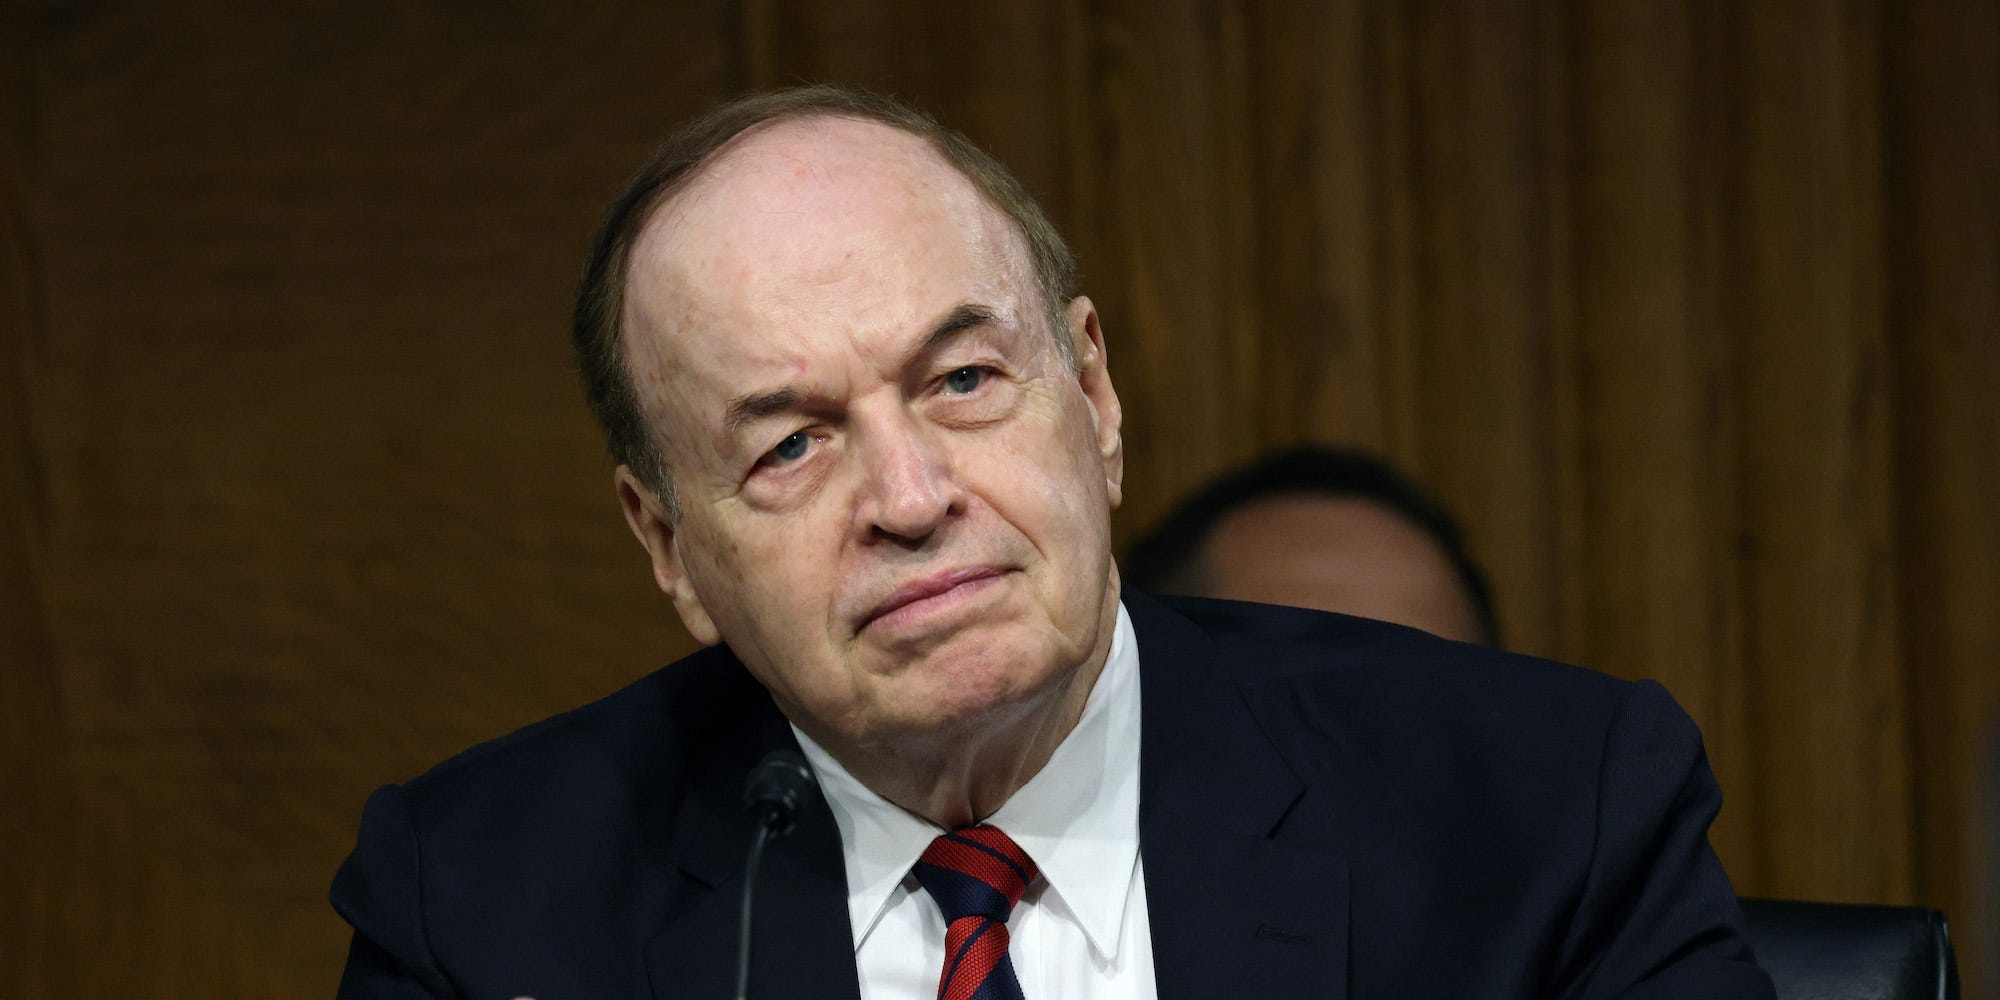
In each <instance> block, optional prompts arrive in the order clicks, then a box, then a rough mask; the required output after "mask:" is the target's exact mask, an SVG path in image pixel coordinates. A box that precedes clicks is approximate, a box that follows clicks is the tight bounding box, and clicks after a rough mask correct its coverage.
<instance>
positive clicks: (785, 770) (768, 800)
mask: <svg viewBox="0 0 2000 1000" xmlns="http://www.w3.org/2000/svg"><path fill="white" fill-rule="evenodd" d="M818 791H819V784H818V783H817V782H815V781H814V780H813V773H812V768H811V767H809V766H807V764H806V759H805V758H804V757H801V756H799V755H798V754H797V753H796V752H794V751H791V750H773V751H771V752H770V753H767V754H765V755H764V759H763V760H760V761H758V762H757V766H756V767H753V768H751V769H750V777H749V779H748V780H747V781H745V782H744V783H743V805H744V807H745V808H747V809H749V810H750V815H751V816H752V817H754V818H755V819H756V821H757V832H756V833H755V834H753V835H752V836H751V838H750V858H749V860H748V861H746V862H745V863H744V865H743V909H742V923H741V924H740V925H739V926H738V928H737V934H736V1000H750V903H751V901H752V899H753V898H755V895H756V890H757V866H758V865H759V864H760V863H762V862H763V860H764V845H765V844H767V843H769V842H770V841H771V840H773V839H775V838H777V837H782V836H784V835H785V834H788V833H790V832H792V829H793V828H794V827H796V826H798V825H799V812H800V810H803V809H804V808H805V807H806V804H807V803H809V802H811V801H812V799H813V795H814V794H815V793H817V792H818Z"/></svg>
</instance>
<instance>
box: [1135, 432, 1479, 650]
mask: <svg viewBox="0 0 2000 1000" xmlns="http://www.w3.org/2000/svg"><path fill="white" fill-rule="evenodd" d="M1122 565H1123V566H1124V569H1125V573H1126V578H1127V579H1128V580H1129V581H1130V582H1131V584H1132V585H1133V586H1134V587H1137V588H1138V589H1140V590H1146V591H1151V592H1153V593H1159V594H1186V595H1189V596H1193V597H1214V598H1222V599H1225V600H1233V601H1256V602H1259V603H1263V604H1284V605H1289V606H1291V607H1298V608H1313V609H1316V610H1320V611H1337V612H1340V613H1342V614H1350V615H1358V616H1360V617H1363V618H1375V619H1379V620H1381V621H1386V622H1395V623H1396V624H1398V625H1409V626H1411V627H1414V628H1420V629H1423V630H1424V631H1426V632H1429V633H1431V634H1433V635H1437V636H1441V637H1443V638H1446V639H1456V640H1459V641H1461V642H1477V643H1481V644H1484V645H1487V646H1493V647H1495V648H1498V647H1499V645H1500V622H1499V619H1498V617H1497V616H1496V615H1495V613H1494V610H1493V597H1492V592H1491V591H1490V590H1488V589H1487V585H1486V576H1485V574H1483V573H1481V572H1480V570H1479V566H1478V564H1477V563H1474V562H1473V560H1472V556H1471V555H1470V554H1469V553H1467V552H1466V549H1465V543H1464V540H1463V538H1462V537H1461V536H1460V534H1459V530H1458V525H1457V524H1455V523H1454V522H1453V521H1452V519H1451V516H1450V515H1449V514H1447V513H1445V511H1444V509H1443V508H1441V507H1439V506H1438V505H1437V504H1436V503H1434V502H1433V501H1432V500H1431V499H1430V498H1429V497H1428V496H1426V495H1425V494H1424V492H1423V491H1422V490H1420V489H1418V488H1417V486H1416V485H1415V484H1414V483H1411V482H1410V481H1409V479H1407V478H1405V477H1404V476H1403V475H1402V473H1400V472H1397V471H1396V469H1395V468H1394V467H1392V466H1391V465H1389V463H1387V462H1385V461H1383V460H1382V459H1380V458H1377V457H1376V456H1374V455H1371V454H1368V453H1366V452H1361V451H1354V450H1347V449H1335V448H1327V447H1322V446H1317V445H1306V446H1301V447H1296V448H1291V449H1288V450H1285V451H1280V452H1276V453H1273V454H1270V455H1267V456H1265V457H1263V458H1261V459H1258V460H1256V461H1255V462H1252V463H1250V464H1249V465H1246V466H1243V467H1241V468H1238V469H1234V470H1232V471H1229V472H1226V473H1224V474H1223V475H1221V476H1218V477H1216V478H1215V479H1212V480H1210V481H1209V482H1208V483H1207V484H1206V485H1204V486H1202V487H1201V488H1200V489H1199V490H1197V491H1195V492H1194V493H1193V494H1192V495H1190V496H1189V497H1188V498H1187V499H1185V500H1183V501H1181V502H1180V504H1179V505H1178V506H1176V507H1175V508H1174V509H1173V510H1172V512H1170V513H1169V514H1168V515H1167V516H1166V518H1165V519H1163V520H1162V521H1161V522H1160V523H1159V524H1158V526H1156V527H1155V528H1154V529H1153V530H1152V531H1150V532H1148V533H1147V534H1146V535H1145V536H1144V537H1143V538H1140V539H1139V540H1138V541H1136V542H1134V543H1133V544H1132V546H1131V548H1130V550H1129V551H1128V553H1127V556H1126V558H1125V560H1124V562H1123V564H1122Z"/></svg>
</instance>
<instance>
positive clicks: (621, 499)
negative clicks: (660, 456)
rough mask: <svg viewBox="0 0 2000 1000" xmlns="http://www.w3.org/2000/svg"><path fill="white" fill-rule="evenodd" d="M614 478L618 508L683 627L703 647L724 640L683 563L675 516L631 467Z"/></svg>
mask: <svg viewBox="0 0 2000 1000" xmlns="http://www.w3.org/2000/svg"><path fill="white" fill-rule="evenodd" d="M613 478H614V480H615V481H616V483H617V488H618V507H619V509H620V510H623V511H624V512H625V525H626V526H627V527H629V528H631V529H632V537H634V538H637V539H638V540H639V544H640V545H641V546H643V547H644V548H645V549H646V555H647V556H648V557H649V558H650V559H651V560H652V562H653V582H654V583H656V584H658V585H659V587H660V590H661V591H662V592H663V593H665V594H666V595H667V596H668V597H669V598H672V599H673V602H674V610H675V611H677V612H680V616H681V624H683V625H686V626H687V630H688V633H689V634H690V635H693V636H694V637H695V641H697V642H699V643H701V644H702V645H704V646H713V645H715V644H716V643H718V642H720V641H722V636H721V633H719V632H717V631H716V629H715V622H714V620H713V619H711V618H709V616H708V611H707V610H706V609H704V608H703V607H702V606H701V595H700V594H697V593H695V587H694V580H693V579H692V578H691V577H689V576H688V572H687V566H686V565H685V564H683V563H682V562H681V553H680V546H679V540H678V539H679V536H678V535H677V534H676V533H675V518H674V516H673V515H672V514H671V513H669V512H668V511H667V509H666V505H665V504H663V503H661V502H660V497H659V494H657V493H654V492H653V489H652V487H650V486H647V485H646V484H645V483H642V482H640V481H639V477H638V475H637V474H635V473H634V472H633V471H632V469H631V468H630V467H629V466H624V465H621V466H619V467H618V471H617V473H615V474H614V476H613Z"/></svg>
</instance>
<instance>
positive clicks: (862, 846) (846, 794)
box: [792, 602, 1140, 959]
mask: <svg viewBox="0 0 2000 1000" xmlns="http://www.w3.org/2000/svg"><path fill="white" fill-rule="evenodd" d="M1139 714H1140V713H1139V644H1138V642H1137V640H1136V639H1135V637H1134V635H1133V631H1132V619H1131V617H1130V616H1129V615H1127V614H1126V613H1125V605H1124V604H1123V603H1122V602H1121V603H1120V604H1119V605H1118V622H1117V625H1116V626H1115V628H1114V630H1113V632H1112V636H1111V651H1110V653H1109V654H1108V655H1107V656H1106V658H1105V662H1104V669H1103V671H1102V672H1100V673H1099V674H1098V678H1097V683H1096V684H1095V685H1094V686H1093V687H1092V688H1091V691H1090V697H1089V698H1088V699H1087V700H1086V701H1085V702H1084V707H1083V716H1082V717H1081V718H1079V719H1078V720H1077V723H1076V728H1074V729H1072V730H1070V733H1069V735H1068V736H1066V737H1064V738H1063V742H1062V744H1061V745H1059V746H1057V747H1056V750H1055V753H1054V754H1052V755H1051V756H1050V757H1049V762H1048V763H1047V764H1046V765H1044V766H1043V767H1042V769H1041V771H1040V772H1039V773H1037V774H1036V775H1035V776H1034V777H1033V778H1030V779H1029V780H1028V783H1027V784H1025V785H1022V786H1021V788H1020V790H1018V791H1016V792H1015V793H1014V796H1013V797H1012V798H1010V799H1008V800H1007V802H1006V803H1005V804H1004V805H1002V806H1001V807H1000V809H999V811H997V812H995V813H994V814H993V815H992V816H989V817H987V819H986V822H988V823H991V824H992V825H994V826H997V827H999V828H1000V829H1002V830H1004V831H1006V833H1007V835H1008V836H1009V837H1012V838H1013V839H1014V842H1015V843H1017V844H1019V845H1021V849H1022V850H1024V851H1026V852H1028V856H1029V857H1031V858H1034V859H1035V864H1036V866H1037V867H1039V868H1040V869H1041V872H1042V877H1043V879H1045V880H1046V881H1047V883H1048V891H1052V892H1054V893H1056V895H1058V896H1060V897H1061V898H1062V901H1063V903H1064V905H1066V906H1067V907H1068V908H1069V909H1070V911H1071V912H1073V913H1075V914H1076V917H1077V921H1078V923H1079V924H1081V925H1082V929H1083V933H1084V936H1085V937H1087V938H1089V940H1090V945H1091V948H1092V949H1093V950H1095V951H1096V952H1097V953H1098V954H1099V955H1101V956H1103V957H1105V958H1106V959H1115V958H1116V957H1117V953H1118V942H1119V939H1120V936H1121V935H1120V930H1121V929H1122V926H1123V924H1124V920H1125V910H1126V903H1127V901H1128V900H1129V899H1130V898H1131V886H1132V879H1133V878H1135V877H1136V876H1137V871H1138V860H1139ZM792 732H793V733H794V734H795V735H797V736H798V740H799V747H800V749H802V750H804V751H805V755H806V759H807V760H808V761H809V762H811V764H812V768H813V771H814V772H815V773H816V774H817V775H818V776H819V783H820V788H821V790H822V791H824V793H825V794H826V800H827V805H828V806H829V807H830V808H831V810H832V812H833V818H834V822H835V823H836V824H837V825H838V826H839V827H840V840H841V848H842V853H843V854H844V855H845V857H846V861H847V914H848V924H849V926H850V927H852V928H853V931H854V946H855V947H856V948H857V949H858V948H860V947H861V943H862V942H863V941H865V940H866V939H867V937H868V934H869V932H870V931H872V930H874V928H875V925H876V923H878V922H879V921H880V920H881V917H882V914H883V913H884V912H886V911H887V910H888V908H889V906H890V904H891V903H893V902H894V901H896V900H897V899H899V898H900V896H899V895H898V890H902V889H904V888H905V884H904V883H905V878H906V877H907V876H908V875H909V872H910V867H911V866H912V865H914V864H916V863H917V858H918V857H919V856H921V855H922V854H923V853H924V849H925V848H926V847H929V846H930V843H931V841H932V840H933V839H935V838H936V837H937V835H938V834H940V833H942V832H944V831H943V830H942V829H941V828H940V827H938V826H936V825H935V824H933V823H931V822H929V821H928V820H925V819H922V818H919V817H917V816H915V815H913V814H911V813H909V812H907V811H905V810H904V809H903V808H902V807H900V806H898V805H896V804H895V803H893V802H890V801H889V800H887V799H885V798H883V797H882V796H880V795H877V794H875V793H874V792H873V791H871V790H869V788H868V787H867V786H865V785H863V784H862V783H861V782H860V781H859V780H858V779H856V778H855V777H854V776H853V775H851V774H849V773H848V772H847V769H846V768H844V767H842V766H840V762H839V761H836V760H834V759H833V756H832V755H831V754H829V753H827V752H826V751H825V750H824V749H822V748H821V747H820V745H819V744H817V743H814V742H813V740H812V738H811V737H809V736H807V735H806V734H805V733H804V732H803V731H801V730H800V729H799V728H798V727H797V726H793V727H792Z"/></svg>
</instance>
